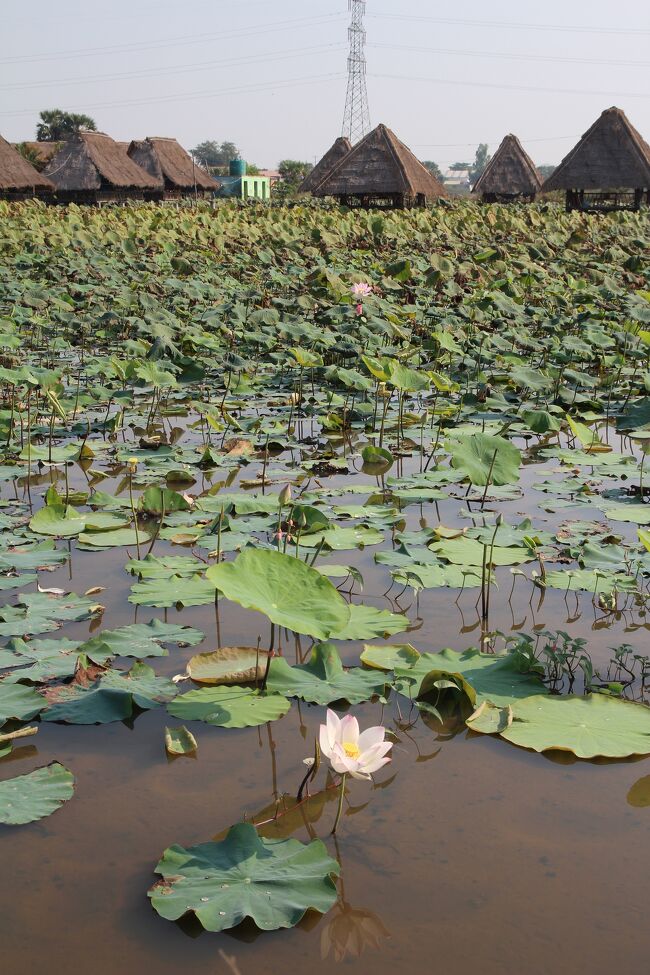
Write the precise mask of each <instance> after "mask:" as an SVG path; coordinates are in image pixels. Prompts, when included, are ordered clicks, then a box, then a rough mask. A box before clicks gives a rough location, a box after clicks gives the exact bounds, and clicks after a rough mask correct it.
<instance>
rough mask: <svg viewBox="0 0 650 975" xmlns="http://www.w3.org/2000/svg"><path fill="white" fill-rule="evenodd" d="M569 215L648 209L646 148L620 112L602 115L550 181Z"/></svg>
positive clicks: (548, 186)
mask: <svg viewBox="0 0 650 975" xmlns="http://www.w3.org/2000/svg"><path fill="white" fill-rule="evenodd" d="M551 190H565V191H566V207H567V210H596V211H601V212H602V211H608V210H638V209H639V207H640V206H641V204H642V203H643V202H644V200H645V202H646V203H650V146H648V143H647V142H645V140H644V139H643V138H642V136H641V135H640V133H639V132H637V130H636V129H635V128H634V126H633V125H632V123H631V122H630V120H629V119H628V117H627V116H626V114H625V112H624V111H623V110H622V109H620V108H608V109H606V110H605V111H604V112H603V113H602V115H601V116H600V118H598V119H596V121H595V122H594V124H593V125H592V126H591V128H590V129H589V130H588V131H587V132H585V134H584V135H583V136H582V138H581V139H580V141H579V142H578V144H577V145H576V146H574V148H573V149H572V150H571V152H570V153H569V154H568V155H567V156H565V158H564V159H563V160H562V162H561V163H560V165H559V166H558V167H557V169H556V170H554V172H552V173H551V175H550V176H549V177H548V179H547V180H546V182H545V183H544V185H543V186H542V192H543V193H546V192H549V191H551Z"/></svg>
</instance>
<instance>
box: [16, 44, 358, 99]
mask: <svg viewBox="0 0 650 975" xmlns="http://www.w3.org/2000/svg"><path fill="white" fill-rule="evenodd" d="M334 49H337V50H340V51H342V50H345V44H321V45H319V46H316V47H301V48H293V49H292V50H289V51H275V52H274V53H273V54H250V55H243V56H242V57H238V58H227V59H225V60H224V59H218V60H211V61H195V62H193V63H192V64H177V65H174V66H172V67H170V68H165V70H164V72H161V70H160V68H143V69H142V70H141V71H126V72H122V73H118V74H105V75H87V76H86V77H84V78H64V79H62V80H60V81H56V80H54V81H53V80H52V79H49V80H48V81H32V82H29V83H27V84H15V85H0V91H18V90H23V89H25V90H26V89H31V88H58V87H59V86H60V85H65V86H68V85H87V84H91V83H93V82H99V81H121V80H123V79H129V78H151V77H154V78H155V77H160V78H163V77H164V78H166V77H167V76H168V75H172V74H185V73H187V72H192V71H202V70H203V69H204V68H207V67H215V66H218V67H229V66H231V65H233V64H261V63H265V62H267V61H278V60H280V61H284V60H288V59H289V58H291V57H303V56H305V55H308V56H310V57H311V56H313V55H314V54H319V53H324V52H325V51H331V50H334Z"/></svg>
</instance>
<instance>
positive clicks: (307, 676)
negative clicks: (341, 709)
mask: <svg viewBox="0 0 650 975" xmlns="http://www.w3.org/2000/svg"><path fill="white" fill-rule="evenodd" d="M385 683H386V682H385V680H384V679H383V678H382V677H381V676H380V675H379V674H377V673H376V672H372V671H368V670H363V669H362V668H360V667H353V668H350V669H349V670H345V669H344V667H343V664H342V663H341V658H340V656H339V653H338V650H337V649H336V647H335V646H334V644H332V643H318V644H316V645H315V646H314V648H313V650H312V652H311V658H310V660H309V663H307V664H300V665H298V666H295V667H292V666H291V665H290V664H289V663H287V661H286V660H285V658H284V657H274V658H273V660H272V661H271V666H270V669H269V679H268V682H267V688H268V689H269V691H275V692H277V693H279V694H285V695H286V696H287V697H300V698H302V699H303V700H304V701H309V702H311V703H313V704H331V703H332V701H349V703H350V704H360V703H361V702H362V701H368V700H370V698H371V697H374V696H375V695H376V694H383V692H384V687H385Z"/></svg>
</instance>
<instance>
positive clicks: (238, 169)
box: [215, 159, 271, 200]
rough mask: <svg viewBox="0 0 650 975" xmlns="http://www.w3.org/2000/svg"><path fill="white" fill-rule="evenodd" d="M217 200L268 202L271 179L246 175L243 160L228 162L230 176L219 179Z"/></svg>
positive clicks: (216, 193) (216, 192)
mask: <svg viewBox="0 0 650 975" xmlns="http://www.w3.org/2000/svg"><path fill="white" fill-rule="evenodd" d="M215 196H216V197H217V198H218V199H231V200H234V199H237V200H270V199H271V178H270V177H269V176H262V175H248V174H247V172H246V163H245V162H244V160H243V159H232V160H231V161H230V175H229V176H220V177H219V188H218V189H217V190H216V191H215Z"/></svg>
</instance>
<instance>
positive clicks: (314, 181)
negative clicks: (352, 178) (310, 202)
mask: <svg viewBox="0 0 650 975" xmlns="http://www.w3.org/2000/svg"><path fill="white" fill-rule="evenodd" d="M351 148H352V143H351V142H350V140H349V139H347V138H346V137H345V136H343V135H340V136H339V137H338V139H337V140H336V141H335V142H334V144H333V145H331V146H330V147H329V149H328V150H327V152H326V153H325V155H324V156H323V157H322V158H321V159H319V160H318V162H317V163H316V165H315V166H314V168H313V169H312V171H311V172H310V173H308V174H307V175H306V176H305V178H304V179H303V181H302V183H301V184H300V188H299V192H300V193H311V192H312V191H313V190H314V188H315V187H316V186H318V184H319V183H321V182H322V181H323V180H324V179H325V177H326V176H328V175H329V174H330V173H331V172H332V170H333V169H334V167H335V166H336V164H337V163H338V162H340V161H341V159H343V157H344V156H347V154H348V153H349V151H350V149H351Z"/></svg>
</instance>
